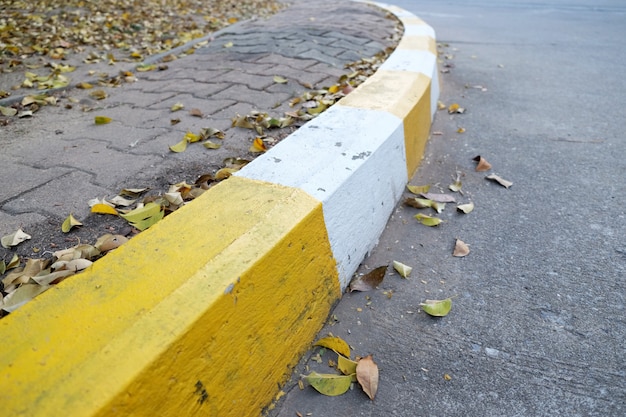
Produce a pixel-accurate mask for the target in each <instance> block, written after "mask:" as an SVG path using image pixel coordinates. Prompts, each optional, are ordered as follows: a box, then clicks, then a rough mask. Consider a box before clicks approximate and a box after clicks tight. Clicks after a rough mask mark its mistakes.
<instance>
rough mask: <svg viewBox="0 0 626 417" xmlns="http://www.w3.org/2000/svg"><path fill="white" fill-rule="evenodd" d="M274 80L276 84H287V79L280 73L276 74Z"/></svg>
mask: <svg viewBox="0 0 626 417" xmlns="http://www.w3.org/2000/svg"><path fill="white" fill-rule="evenodd" d="M274 82H275V83H276V84H287V79H286V78H284V77H281V76H280V75H274Z"/></svg>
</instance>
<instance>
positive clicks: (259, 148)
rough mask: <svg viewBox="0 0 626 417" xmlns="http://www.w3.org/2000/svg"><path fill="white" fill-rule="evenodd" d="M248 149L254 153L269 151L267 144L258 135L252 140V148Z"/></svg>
mask: <svg viewBox="0 0 626 417" xmlns="http://www.w3.org/2000/svg"><path fill="white" fill-rule="evenodd" d="M248 151H249V152H252V153H259V152H265V151H267V147H266V146H265V143H264V142H263V139H261V138H259V137H257V138H255V139H254V141H253V142H252V145H251V146H250V149H248Z"/></svg>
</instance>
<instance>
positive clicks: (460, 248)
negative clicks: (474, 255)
mask: <svg viewBox="0 0 626 417" xmlns="http://www.w3.org/2000/svg"><path fill="white" fill-rule="evenodd" d="M469 253H470V249H469V245H468V244H467V243H465V242H463V241H462V240H461V239H457V240H456V242H455V244H454V251H453V252H452V256H456V257H458V258H462V257H464V256H467V255H469Z"/></svg>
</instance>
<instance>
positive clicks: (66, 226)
mask: <svg viewBox="0 0 626 417" xmlns="http://www.w3.org/2000/svg"><path fill="white" fill-rule="evenodd" d="M82 225H83V224H82V223H81V222H79V221H78V220H76V218H75V217H74V215H73V214H72V213H70V215H69V216H67V218H66V219H65V221H64V222H63V224H62V225H61V231H62V232H63V233H68V232H69V231H70V230H72V228H73V227H76V226H82Z"/></svg>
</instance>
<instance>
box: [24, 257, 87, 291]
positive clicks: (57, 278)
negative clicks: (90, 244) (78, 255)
mask: <svg viewBox="0 0 626 417" xmlns="http://www.w3.org/2000/svg"><path fill="white" fill-rule="evenodd" d="M75 261H87V260H86V259H76V260H75ZM63 262H64V265H66V264H68V263H69V262H70V261H63ZM72 262H74V261H72ZM87 262H89V261H87ZM74 274H76V271H73V270H70V269H62V270H60V271H56V272H50V273H48V274H42V275H38V276H35V277H32V278H31V279H32V280H33V281H35V282H36V283H37V284H39V285H54V284H58V283H59V282H61V281H63V280H64V279H65V278H67V277H70V276H72V275H74Z"/></svg>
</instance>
